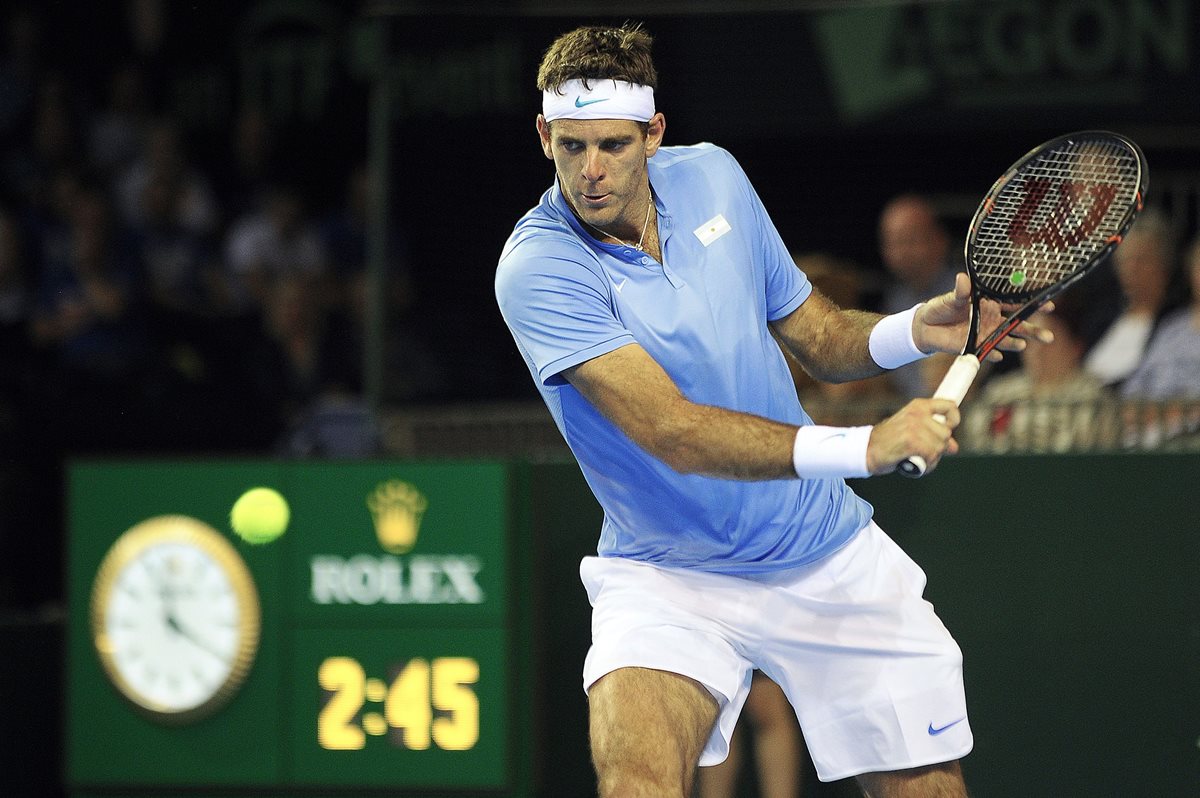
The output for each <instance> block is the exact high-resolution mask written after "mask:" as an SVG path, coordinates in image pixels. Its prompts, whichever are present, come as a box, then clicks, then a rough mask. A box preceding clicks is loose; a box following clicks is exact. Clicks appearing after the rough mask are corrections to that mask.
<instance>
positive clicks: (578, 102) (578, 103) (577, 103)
mask: <svg viewBox="0 0 1200 798" xmlns="http://www.w3.org/2000/svg"><path fill="white" fill-rule="evenodd" d="M608 99H610V98H609V97H600V98H599V99H596V100H585V99H583V98H582V97H576V98H575V107H576V108H582V107H584V106H585V105H595V104H596V103H602V102H604V101H605V100H608Z"/></svg>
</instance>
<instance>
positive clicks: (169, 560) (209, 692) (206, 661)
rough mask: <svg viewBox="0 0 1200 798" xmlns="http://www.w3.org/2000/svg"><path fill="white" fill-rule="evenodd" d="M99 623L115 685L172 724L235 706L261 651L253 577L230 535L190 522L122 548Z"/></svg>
mask: <svg viewBox="0 0 1200 798" xmlns="http://www.w3.org/2000/svg"><path fill="white" fill-rule="evenodd" d="M91 616H92V637H93V641H94V643H95V646H96V651H97V653H98V654H99V656H100V662H101V663H102V665H103V667H104V670H105V672H106V673H107V675H108V677H109V679H111V681H112V682H113V684H114V685H115V686H116V688H117V690H118V691H120V693H121V694H122V695H124V696H125V697H126V698H127V699H129V700H130V701H132V702H133V703H134V704H135V705H136V706H137V707H138V708H140V709H141V710H143V711H144V712H146V713H148V714H150V715H151V716H152V717H154V718H156V719H159V720H164V721H172V722H188V721H192V720H196V719H198V718H200V717H203V716H206V715H209V714H211V713H212V712H214V711H215V710H217V709H218V708H219V707H221V706H222V705H223V704H225V702H226V701H228V700H229V699H230V698H231V697H232V696H233V694H234V693H235V692H236V691H237V689H238V687H239V686H240V685H241V683H242V681H243V680H244V679H245V678H246V675H247V673H248V672H249V670H250V666H251V664H252V663H253V661H254V656H255V653H256V651H257V649H258V640H259V627H260V621H261V613H260V609H259V602H258V592H257V591H256V590H255V587H254V581H253V579H252V578H251V576H250V571H249V570H248V569H247V568H246V564H245V563H244V562H243V561H242V558H241V557H240V556H239V555H238V553H237V551H236V550H235V549H234V548H233V546H232V545H231V544H230V543H229V541H228V540H227V539H226V538H225V537H224V536H223V535H221V533H219V532H217V531H216V530H215V529H213V528H212V527H210V526H208V525H207V524H204V523H202V522H200V521H197V520H196V519H194V518H189V517H187V516H182V515H169V516H158V517H155V518H151V519H148V520H146V521H143V522H142V523H140V524H138V525H136V526H134V527H133V528H132V529H130V530H128V531H127V532H125V533H124V534H123V535H121V537H120V538H118V539H117V541H116V543H114V544H113V546H112V548H111V549H110V550H109V551H108V554H107V555H105V557H104V560H103V561H102V562H101V564H100V569H99V571H98V572H97V574H96V581H95V584H94V586H93V589H92V612H91Z"/></svg>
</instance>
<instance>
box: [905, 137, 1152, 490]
mask: <svg viewBox="0 0 1200 798" xmlns="http://www.w3.org/2000/svg"><path fill="white" fill-rule="evenodd" d="M1148 178H1149V174H1148V170H1147V167H1146V157H1145V156H1144V155H1143V154H1142V151H1141V149H1140V148H1139V147H1138V146H1137V145H1136V144H1134V143H1133V142H1132V141H1130V140H1129V139H1126V138H1124V137H1122V136H1118V135H1116V134H1114V133H1106V132H1104V131H1099V130H1089V131H1083V132H1080V133H1072V134H1070V135H1067V136H1061V137H1059V138H1056V139H1054V140H1052V141H1048V142H1046V143H1045V144H1043V145H1041V146H1040V147H1037V148H1035V149H1034V150H1032V151H1031V152H1029V153H1028V154H1026V155H1025V156H1024V157H1023V158H1021V160H1019V161H1017V162H1016V163H1015V164H1013V165H1012V167H1011V168H1009V170H1008V171H1007V172H1005V173H1004V175H1003V176H1001V178H1000V179H999V180H997V181H996V182H995V184H993V185H992V188H991V190H990V191H989V192H988V194H987V196H986V197H984V198H983V202H981V203H980V204H979V209H978V210H976V211H975V218H974V219H972V220H971V227H970V229H969V230H968V232H967V243H966V261H967V274H968V276H969V277H970V278H971V319H970V323H969V329H968V333H967V343H966V345H965V346H964V347H963V354H962V355H959V356H958V358H957V359H956V360H955V361H954V363H953V364H952V365H951V366H950V370H949V371H947V372H946V376H945V378H944V379H943V380H942V384H941V385H939V386H938V389H937V392H936V393H935V394H934V395H933V396H934V398H935V399H950V400H953V401H954V403H955V404H958V403H960V402H962V400H963V397H964V396H966V394H967V390H968V389H970V387H971V383H972V382H974V381H975V375H976V374H978V373H979V366H980V364H981V363H982V362H983V359H984V358H985V357H987V356H988V353H989V352H991V351H992V350H993V349H995V348H996V345H997V344H999V343H1000V341H1002V340H1003V339H1004V338H1005V336H1007V335H1008V334H1009V333H1011V332H1012V331H1013V330H1015V329H1016V328H1017V326H1018V325H1020V323H1021V322H1022V321H1024V320H1025V319H1027V318H1029V317H1030V316H1032V315H1033V314H1034V313H1036V312H1037V310H1038V308H1040V307H1041V306H1042V305H1043V304H1045V303H1046V302H1047V301H1048V300H1050V299H1052V298H1054V297H1055V296H1057V295H1058V294H1061V293H1062V292H1063V291H1065V290H1066V289H1067V288H1069V287H1071V286H1072V285H1074V284H1075V283H1077V282H1078V281H1079V280H1081V279H1083V277H1084V276H1085V275H1087V274H1088V273H1089V272H1090V271H1092V270H1093V269H1095V268H1096V267H1097V266H1098V265H1100V264H1101V263H1102V262H1103V261H1104V259H1105V258H1106V257H1108V256H1109V255H1110V254H1111V253H1112V251H1113V250H1114V249H1116V247H1117V245H1118V244H1120V243H1121V239H1122V237H1123V236H1124V235H1125V233H1126V232H1127V231H1128V230H1129V226H1130V225H1131V224H1133V220H1134V218H1136V217H1137V215H1138V212H1140V211H1141V209H1142V199H1143V197H1144V196H1145V194H1146V186H1147V181H1148ZM985 297H986V298H988V299H994V300H996V301H997V302H999V303H1001V304H1002V305H1009V306H1011V305H1016V304H1018V303H1022V302H1023V303H1024V304H1023V305H1021V306H1020V307H1019V308H1017V310H1016V311H1014V312H1013V313H1011V314H1010V315H1009V316H1008V317H1007V318H1005V319H1004V320H1002V321H1001V323H1000V325H999V326H998V327H996V329H995V331H993V332H992V333H991V334H990V335H988V336H987V338H985V339H984V340H983V343H979V341H978V337H979V303H980V301H981V300H982V299H983V298H985ZM938 420H939V421H944V420H945V418H939V419H938ZM926 468H927V464H926V462H925V459H924V458H922V457H920V456H919V455H914V456H912V457H910V458H908V459H907V460H904V461H902V462H901V463H900V465H899V470H900V473H902V474H904V475H905V476H910V477H919V476H922V475H923V474H924V473H925V471H926Z"/></svg>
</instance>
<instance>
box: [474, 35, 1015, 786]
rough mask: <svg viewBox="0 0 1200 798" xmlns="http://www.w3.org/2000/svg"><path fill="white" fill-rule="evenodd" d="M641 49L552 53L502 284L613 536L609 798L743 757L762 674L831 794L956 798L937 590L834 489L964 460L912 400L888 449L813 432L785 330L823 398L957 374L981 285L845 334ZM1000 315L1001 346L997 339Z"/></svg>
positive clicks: (956, 667) (862, 321)
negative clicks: (857, 786)
mask: <svg viewBox="0 0 1200 798" xmlns="http://www.w3.org/2000/svg"><path fill="white" fill-rule="evenodd" d="M650 49H651V38H650V36H649V35H648V34H647V33H646V32H645V31H644V30H642V29H641V28H640V27H637V26H624V27H621V28H595V27H586V28H580V29H577V30H574V31H572V32H570V33H567V34H564V35H563V36H561V37H559V38H558V39H557V40H556V41H555V42H554V43H553V44H552V45H551V46H550V48H549V49H548V51H547V52H546V54H545V56H544V58H543V60H542V63H541V65H540V68H539V72H538V88H539V89H541V91H542V101H543V110H542V113H541V114H540V115H539V116H538V117H537V131H538V136H539V138H540V141H541V145H542V150H543V151H544V153H545V155H546V157H547V158H549V159H551V160H553V161H554V166H555V171H556V176H557V179H556V180H555V182H554V184H553V185H552V186H551V187H550V189H549V190H548V191H546V192H545V194H543V195H542V198H541V201H540V203H539V204H538V205H537V206H536V207H535V208H533V209H532V210H530V211H529V212H528V213H527V214H526V215H525V216H524V217H523V218H522V219H521V220H520V221H519V222H518V223H517V226H516V229H515V230H514V231H513V233H512V236H511V237H510V238H509V240H508V242H507V243H506V245H505V247H504V250H503V254H502V255H501V258H500V264H499V268H498V271H497V275H496V294H497V298H498V301H499V304H500V309H501V311H502V313H503V315H504V318H505V320H506V322H507V324H508V325H509V328H510V329H511V331H512V333H513V336H514V338H515V340H516V343H517V347H518V348H519V350H520V352H521V354H522V356H523V357H524V358H525V361H526V363H527V364H528V367H529V370H530V372H531V374H532V375H533V378H534V380H535V382H536V384H537V387H538V390H539V391H540V392H541V394H542V396H543V398H544V399H545V401H546V404H547V406H548V407H549V409H550V412H551V414H552V415H553V416H554V420H555V422H556V423H557V425H558V428H559V430H560V431H561V432H562V434H563V436H564V437H565V438H566V440H567V442H568V444H569V445H570V446H571V449H572V450H573V452H574V454H575V456H576V457H577V459H578V461H579V464H580V466H581V468H582V470H583V473H584V476H585V478H586V479H587V481H588V483H589V485H590V487H591V489H592V490H593V492H594V493H595V495H596V498H597V499H598V500H599V502H600V504H601V506H602V507H603V509H604V522H603V526H602V528H601V532H600V542H599V547H598V555H599V556H596V557H588V558H585V559H584V561H583V563H582V564H581V568H580V570H581V576H582V579H583V583H584V585H585V587H586V589H587V594H588V597H589V600H590V601H591V603H592V607H593V615H592V637H593V640H592V647H591V649H590V651H589V652H588V655H587V658H586V662H585V664H584V674H583V682H584V689H585V690H586V691H587V693H588V702H589V714H590V720H589V725H590V735H591V749H592V757H593V761H594V764H595V767H596V771H597V775H598V780H599V790H600V793H601V795H604V796H673V797H674V798H683V797H684V796H687V795H689V794H690V791H691V787H692V781H693V778H694V775H695V768H696V766H697V764H699V765H712V764H716V763H718V762H720V761H721V760H722V759H724V757H725V756H726V752H727V750H728V741H729V737H730V734H731V733H732V731H733V728H734V723H735V721H736V720H737V717H738V713H739V712H740V711H741V709H742V705H743V703H744V702H745V700H746V695H747V692H748V690H749V688H750V682H751V672H752V670H753V669H754V668H755V667H758V668H761V669H762V671H763V672H764V673H766V674H767V675H768V676H770V677H771V678H772V679H774V680H775V681H776V682H777V683H778V684H779V685H780V686H781V687H782V688H783V689H784V691H785V692H786V693H787V696H788V699H789V701H790V702H791V703H792V705H793V707H794V708H795V710H796V713H797V717H798V718H799V721H800V723H801V725H802V727H803V729H804V733H805V737H806V739H807V741H808V745H809V748H810V750H811V753H812V757H813V760H814V762H815V764H816V769H817V773H818V775H819V777H820V778H821V779H822V780H827V781H828V780H834V779H841V778H844V777H848V776H857V777H858V779H859V781H860V783H861V784H862V786H863V787H864V789H866V790H867V791H868V792H869V794H870V795H872V796H877V797H878V796H917V795H919V796H934V795H939V796H940V795H947V796H957V795H965V794H966V791H965V787H964V786H963V781H962V776H961V772H960V769H959V766H958V763H957V760H958V759H959V758H960V757H962V756H963V755H964V754H966V753H967V752H968V751H970V750H971V745H972V737H971V728H970V724H969V722H968V720H967V710H966V702H965V698H964V693H963V684H962V655H961V652H960V650H959V648H958V646H957V645H956V644H955V642H954V640H953V639H952V638H951V636H950V634H949V633H948V632H947V631H946V629H945V627H944V626H943V625H942V623H941V622H940V621H939V620H938V618H937V616H936V615H935V614H934V612H933V608H932V607H931V606H930V605H929V604H928V603H927V602H925V601H924V600H923V599H922V598H921V594H922V591H923V589H924V584H925V576H924V574H923V573H922V571H921V569H920V568H919V567H918V566H917V565H916V564H914V563H913V562H912V561H911V560H910V559H909V558H908V557H907V556H905V554H904V553H903V552H902V551H901V550H900V549H899V548H898V547H897V546H896V545H895V544H894V543H893V542H892V541H891V540H890V539H889V538H888V537H887V536H886V535H885V534H884V533H883V532H882V531H881V530H880V529H879V528H878V527H877V526H876V525H875V524H874V523H873V522H872V520H871V513H872V509H871V507H870V505H869V504H867V503H866V502H865V501H863V500H862V499H860V498H858V497H857V496H856V495H855V494H854V493H853V492H851V490H850V489H849V488H848V487H847V486H846V484H845V482H844V481H843V478H845V477H865V476H868V475H871V474H883V473H887V472H889V471H891V470H893V469H894V468H895V466H896V464H897V463H899V462H900V461H901V460H902V459H904V458H906V457H908V456H910V455H914V454H919V455H920V456H922V457H924V458H925V459H926V460H927V461H928V462H929V463H930V464H931V465H935V464H936V463H937V462H938V460H939V459H940V458H941V457H942V456H943V455H944V454H948V453H949V454H953V453H954V452H955V451H957V444H956V443H955V441H954V438H953V435H952V432H953V428H954V427H955V425H957V424H958V422H959V413H958V409H957V408H956V407H955V405H954V404H953V403H952V402H949V401H940V400H930V399H918V400H914V401H912V402H911V403H910V404H908V405H907V406H905V407H904V408H903V409H901V410H900V411H899V412H898V413H897V414H896V415H894V416H892V417H890V418H888V419H886V420H885V421H883V422H881V423H879V424H877V425H875V426H866V427H853V428H831V427H823V426H818V425H815V424H813V422H812V420H811V419H810V418H809V417H808V416H807V415H806V414H805V412H804V410H803V408H802V407H801V406H800V404H799V402H798V400H797V398H796V391H795V389H794V387H793V385H792V381H791V377H790V374H789V371H788V367H787V365H786V363H785V361H784V358H783V355H782V354H781V352H780V351H779V348H778V346H777V345H776V344H775V342H774V340H773V339H772V336H771V333H770V329H771V328H773V329H774V330H775V331H776V332H777V333H778V334H779V336H780V338H781V339H782V341H783V342H784V343H785V344H786V345H787V346H788V347H789V348H790V349H791V350H792V351H793V352H794V353H795V355H796V357H797V358H799V360H800V362H801V363H803V364H804V366H805V367H806V368H807V369H808V370H809V371H810V372H811V373H812V374H813V375H814V376H816V377H818V378H820V379H823V380H830V381H845V380H850V379H855V378H861V377H866V376H870V375H874V374H878V373H881V372H882V371H883V370H885V369H890V368H895V367H897V366H900V365H902V364H904V363H908V362H912V361H915V360H917V359H919V358H922V357H924V356H925V354H926V353H929V352H934V351H945V352H957V351H959V349H960V348H961V347H962V345H963V342H964V340H965V339H966V335H967V316H968V312H969V311H968V306H969V301H968V300H969V284H968V281H967V280H966V276H965V275H961V276H960V280H959V283H958V285H957V286H956V290H955V292H954V293H950V294H945V295H942V296H938V297H934V298H933V299H931V300H929V301H928V302H925V303H924V304H921V305H918V306H916V307H914V308H911V309H909V310H906V311H904V312H903V313H899V314H896V315H893V316H888V317H880V316H876V315H872V314H869V313H864V312H858V311H850V310H840V309H839V308H837V307H836V306H835V305H833V304H832V303H831V302H830V301H829V300H827V299H825V298H824V297H823V296H821V295H820V294H819V293H818V292H816V291H814V290H813V288H812V286H811V285H810V283H809V281H808V279H807V278H806V276H805V275H804V273H803V272H801V271H800V270H799V269H797V268H796V266H795V265H794V263H793V261H792V258H791V256H790V255H789V254H788V248H787V247H786V246H785V245H784V243H783V241H782V240H781V238H780V236H779V234H778V232H776V230H775V227H774V226H773V225H772V223H771V220H770V218H769V217H768V215H767V211H766V210H765V209H764V208H763V206H762V204H761V202H760V201H759V198H758V196H757V195H756V194H755V191H754V189H753V187H752V186H751V185H750V183H749V181H748V180H747V178H746V175H745V174H744V173H743V172H742V170H741V168H740V167H739V166H738V164H737V162H736V161H735V160H734V159H733V158H732V157H731V156H730V154H729V153H727V152H726V151H724V150H722V149H720V148H718V147H715V146H712V145H708V144H704V145H698V146H692V147H664V146H662V142H663V134H664V132H665V129H666V121H665V119H664V117H663V114H662V113H660V112H659V111H658V110H657V108H656V105H655V99H654V90H655V86H656V83H657V78H656V71H655V68H654V65H653V62H652V60H651V53H650ZM792 177H793V179H799V178H800V177H801V176H799V175H794V176H792ZM987 315H988V318H985V319H984V320H983V325H984V326H983V328H984V329H990V328H991V327H994V326H995V324H996V323H997V322H998V320H999V312H998V309H996V308H994V307H989V308H988V310H987ZM1031 331H1036V328H1033V327H1026V328H1024V329H1023V330H1022V331H1021V333H1022V335H1028V334H1030V333H1031ZM1023 345H1024V342H1023V341H1022V340H1020V339H1019V338H1018V339H1016V340H1014V341H1012V342H1011V343H1010V348H1012V349H1019V348H1021V347H1023ZM935 414H942V415H943V416H945V423H941V422H939V421H937V420H935V419H934V415H935Z"/></svg>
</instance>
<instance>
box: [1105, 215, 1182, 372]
mask: <svg viewBox="0 0 1200 798" xmlns="http://www.w3.org/2000/svg"><path fill="white" fill-rule="evenodd" d="M1174 258H1175V251H1174V240H1173V235H1172V233H1171V228H1170V225H1169V223H1168V222H1167V220H1166V218H1165V217H1164V216H1163V215H1162V214H1160V213H1158V212H1156V211H1154V210H1147V211H1146V212H1144V213H1143V214H1142V215H1141V217H1140V218H1139V219H1138V220H1137V222H1135V223H1134V225H1133V227H1132V228H1131V229H1130V231H1129V233H1128V235H1126V236H1125V240H1124V241H1123V242H1122V243H1121V246H1119V247H1117V250H1116V252H1115V253H1113V257H1112V262H1113V264H1114V267H1115V270H1116V275H1117V280H1118V282H1119V285H1120V289H1121V294H1122V297H1123V299H1124V305H1123V308H1122V310H1121V311H1120V313H1119V315H1117V317H1116V318H1115V319H1113V320H1112V322H1111V323H1109V324H1108V325H1107V327H1106V329H1105V330H1104V332H1103V333H1102V334H1101V336H1100V338H1099V340H1098V341H1097V342H1096V343H1095V345H1094V346H1092V348H1091V350H1090V351H1089V352H1088V353H1087V358H1086V359H1085V361H1084V368H1085V369H1087V371H1088V373H1089V374H1093V375H1095V376H1096V377H1097V378H1098V379H1099V380H1100V381H1101V382H1103V383H1104V384H1105V385H1110V386H1111V385H1117V384H1118V383H1120V382H1122V381H1123V380H1125V379H1126V378H1128V377H1129V376H1130V375H1131V374H1132V373H1133V372H1134V370H1135V369H1136V368H1137V367H1138V364H1139V363H1141V361H1142V357H1143V356H1144V354H1145V352H1146V347H1147V345H1148V344H1149V343H1150V339H1151V337H1152V336H1153V335H1154V333H1155V330H1156V328H1157V327H1158V325H1159V323H1160V322H1161V321H1162V319H1163V316H1164V315H1165V314H1166V313H1167V312H1168V311H1169V310H1170V309H1171V307H1172V302H1171V301H1172V297H1171V294H1170V291H1169V289H1170V285H1171V277H1172V268H1173V265H1174Z"/></svg>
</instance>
